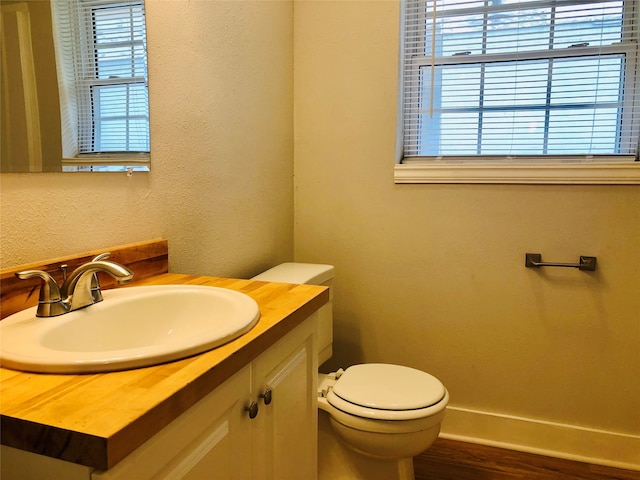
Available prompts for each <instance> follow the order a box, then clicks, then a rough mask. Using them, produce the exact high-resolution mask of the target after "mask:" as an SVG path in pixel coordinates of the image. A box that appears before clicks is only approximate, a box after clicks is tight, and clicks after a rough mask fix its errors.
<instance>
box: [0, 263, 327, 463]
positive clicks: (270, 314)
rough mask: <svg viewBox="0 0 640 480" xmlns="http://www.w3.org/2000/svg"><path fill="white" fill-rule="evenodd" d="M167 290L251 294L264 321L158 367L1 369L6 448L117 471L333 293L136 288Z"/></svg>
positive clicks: (166, 276)
mask: <svg viewBox="0 0 640 480" xmlns="http://www.w3.org/2000/svg"><path fill="white" fill-rule="evenodd" d="M167 284H189V285H209V286H214V287H222V288H229V289H232V290H237V291H240V292H243V293H245V294H247V295H249V296H250V297H252V298H253V299H254V300H256V302H257V303H258V305H259V308H260V320H259V321H258V323H257V325H256V326H255V327H254V328H253V329H252V330H251V331H249V332H248V333H246V334H244V335H242V336H240V337H239V338H237V339H235V340H233V341H231V342H229V343H227V344H225V345H223V346H220V347H217V348H215V349H213V350H211V351H209V352H205V353H203V354H200V355H196V356H193V357H190V358H186V359H184V360H178V361H174V362H170V363H165V364H161V365H157V366H153V367H147V368H139V369H134V370H126V371H120V372H113V373H103V374H83V375H57V374H35V373H26V372H19V371H14V370H9V369H5V368H0V412H1V420H0V422H1V423H0V426H1V432H0V433H1V442H2V444H3V445H8V446H11V447H15V448H18V449H21V450H26V451H29V452H33V453H38V454H41V455H46V456H49V457H53V458H57V459H61V460H66V461H68V462H73V463H76V464H80V465H86V466H89V467H95V468H98V469H109V468H111V467H113V466H114V465H115V464H116V463H118V462H119V461H120V460H122V459H123V458H125V457H126V456H127V455H129V454H130V453H131V452H133V451H134V450H135V449H136V448H137V447H139V446H140V445H142V444H143V443H144V442H145V441H147V440H148V439H150V438H151V437H152V436H153V435H155V434H156V433H158V432H159V431H160V430H161V429H162V428H163V427H165V426H166V425H168V424H169V423H170V422H172V421H173V420H174V419H176V418H177V417H178V416H180V415H181V414H182V413H183V412H186V411H187V410H188V409H189V408H190V407H192V406H193V405H194V404H195V403H197V402H198V401H199V400H200V399H202V398H204V397H205V396H206V395H207V394H209V393H210V392H212V391H213V390H214V389H215V388H216V387H218V386H219V385H221V384H222V383H223V382H224V381H225V380H227V379H228V378H230V377H231V376H233V375H234V373H236V372H237V371H239V370H240V369H242V368H243V367H244V366H245V365H247V364H248V363H249V362H251V361H252V360H253V359H255V358H256V357H257V356H258V355H260V354H261V353H262V352H264V351H265V350H266V349H267V348H269V346H271V345H272V344H273V343H274V342H276V341H277V340H278V339H280V338H281V337H283V336H284V335H285V334H286V333H288V332H289V331H290V330H292V329H293V328H294V327H296V326H297V325H298V324H300V323H301V322H302V321H304V320H305V319H306V318H308V317H309V316H310V315H311V314H313V313H314V312H315V311H316V310H318V309H319V308H320V307H321V306H322V305H324V304H325V303H327V302H328V301H329V293H328V290H327V289H326V288H325V287H316V286H311V285H291V284H283V283H270V282H260V281H252V280H239V279H228V278H217V277H206V276H194V275H182V274H174V273H163V274H159V275H154V276H151V277H149V278H145V279H143V280H141V281H138V282H134V283H132V284H131V285H136V286H140V285H167ZM118 288H127V287H118ZM105 301H108V300H105ZM89 308H91V307H89Z"/></svg>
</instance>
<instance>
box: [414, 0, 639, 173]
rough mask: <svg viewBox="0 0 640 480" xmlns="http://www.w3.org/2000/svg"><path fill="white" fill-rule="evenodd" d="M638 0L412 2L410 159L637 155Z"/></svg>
mask: <svg viewBox="0 0 640 480" xmlns="http://www.w3.org/2000/svg"><path fill="white" fill-rule="evenodd" d="M638 3H640V2H634V1H623V0H601V1H593V0H429V1H418V0H407V2H406V5H405V12H404V39H403V40H404V67H403V69H404V71H403V77H404V81H403V89H404V91H403V99H402V101H403V116H404V125H403V135H404V157H405V158H407V157H430V158H434V157H435V158H439V157H455V158H457V159H459V158H461V157H471V159H472V160H473V159H475V160H479V159H482V158H496V157H498V158H505V157H523V158H524V157H526V158H527V159H528V161H530V160H531V159H532V158H534V159H535V158H538V157H539V156H544V157H545V158H551V157H554V158H555V157H558V158H560V159H562V158H563V156H564V157H565V158H569V157H570V158H571V159H575V158H576V156H578V158H583V159H597V160H607V159H611V160H620V159H622V158H624V159H628V160H634V159H635V156H636V155H637V151H638V133H639V130H640V87H639V85H638V79H639V73H638V69H639V68H640V66H639V65H638V29H639V28H640V25H639V23H640V22H639V21H638V17H639V15H640V12H639V10H640V6H639V5H638Z"/></svg>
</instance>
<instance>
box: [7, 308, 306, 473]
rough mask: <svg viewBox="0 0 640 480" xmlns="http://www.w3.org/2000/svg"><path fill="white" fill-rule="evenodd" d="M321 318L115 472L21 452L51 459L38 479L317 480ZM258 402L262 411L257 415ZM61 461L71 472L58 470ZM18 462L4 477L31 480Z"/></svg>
mask: <svg viewBox="0 0 640 480" xmlns="http://www.w3.org/2000/svg"><path fill="white" fill-rule="evenodd" d="M316 317H317V313H316V314H313V315H312V316H310V317H309V318H307V319H306V320H305V321H303V322H302V323H301V324H299V325H298V326H297V327H295V328H294V329H293V330H291V331H290V332H288V333H287V334H286V335H284V336H283V337H282V338H281V339H280V340H278V341H277V342H276V343H275V344H273V345H272V346H270V347H269V348H267V350H265V351H264V352H263V353H261V354H260V355H259V356H258V357H256V358H255V359H254V360H253V361H251V362H250V363H249V364H248V365H246V366H245V367H244V368H242V369H241V370H240V371H238V372H236V373H235V374H234V375H233V376H232V377H231V378H229V379H228V380H226V381H225V382H224V383H223V384H222V385H220V386H219V387H217V388H216V389H215V390H213V391H212V392H211V393H209V394H208V395H207V396H206V397H204V398H203V399H201V400H200V401H199V402H198V403H196V404H195V405H194V406H193V407H191V408H190V409H189V410H187V411H186V412H185V413H183V414H182V415H180V416H179V417H178V418H176V419H175V420H174V421H173V422H171V423H170V424H169V425H167V426H166V427H165V428H163V429H162V430H161V431H160V432H158V433H157V434H156V435H154V436H153V437H152V438H151V439H149V440H148V441H147V442H145V443H144V444H143V445H141V446H140V447H139V448H137V449H136V450H135V451H133V452H132V453H131V454H130V455H129V456H127V457H126V458H125V459H124V460H122V461H121V462H119V463H118V464H117V465H115V467H113V468H112V469H110V470H106V471H97V470H95V471H93V472H91V471H90V470H91V469H90V468H89V467H82V466H80V465H74V464H70V463H68V462H62V461H60V460H55V459H51V458H48V457H41V456H39V455H34V454H30V453H27V452H21V451H16V452H19V454H20V458H22V460H21V462H24V461H25V456H26V457H28V461H29V463H30V464H32V466H33V463H34V462H35V463H37V462H38V461H40V460H39V459H41V460H42V461H43V466H44V470H41V471H40V473H41V474H43V475H44V476H41V475H36V476H33V477H32V478H38V479H41V478H52V479H53V478H65V479H66V478H68V479H69V480H71V477H69V476H68V475H66V474H65V473H63V472H67V473H68V472H70V471H71V470H74V469H75V470H74V471H75V472H76V473H77V475H76V474H74V475H73V479H85V480H132V479H135V480H143V479H167V480H168V479H185V480H244V479H252V480H288V479H291V480H312V479H314V478H316V471H317V456H316V455H317V453H316V452H317V443H316V442H317V400H316V385H317V339H316V330H317V318H316ZM253 402H255V403H256V405H257V415H255V417H254V418H250V411H249V410H250V406H251V404H252V403H253ZM254 408H255V406H254ZM3 450H4V449H3ZM9 450H13V449H9ZM3 453H4V452H3ZM3 463H4V461H3ZM56 464H58V465H57V466H58V467H60V470H58V472H59V473H61V474H62V475H63V476H56V473H55V470H52V468H55V467H56ZM76 467H77V468H76ZM17 468H18V470H13V471H14V472H20V473H19V476H16V477H14V476H13V474H11V473H10V472H11V470H5V469H4V468H3V475H4V474H6V473H8V474H9V475H8V476H7V477H5V476H3V477H2V478H3V480H13V478H15V479H16V480H17V479H20V480H22V479H27V478H30V477H29V476H27V477H25V476H24V470H22V471H20V468H19V465H18V466H17ZM66 468H70V469H71V470H65V469H66ZM36 470H37V469H36ZM82 471H84V474H83V473H81V472H82ZM43 472H46V473H43Z"/></svg>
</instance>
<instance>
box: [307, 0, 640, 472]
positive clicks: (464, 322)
mask: <svg viewBox="0 0 640 480" xmlns="http://www.w3.org/2000/svg"><path fill="white" fill-rule="evenodd" d="M398 15H399V14H398V2H389V1H378V2H376V1H367V2H358V1H344V2H316V1H300V2H296V9H295V37H294V45H295V55H294V71H295V75H294V78H295V89H294V105H295V115H294V117H295V125H294V128H295V132H296V141H295V154H294V156H295V179H296V181H295V188H296V208H295V219H296V226H295V258H296V260H298V261H310V262H320V263H331V264H334V265H335V267H336V276H337V277H336V290H335V297H334V298H335V300H334V302H335V322H336V324H335V341H336V343H335V344H334V352H335V356H334V359H333V360H332V364H333V366H338V365H341V366H344V365H349V364H352V363H354V362H361V361H367V362H371V361H385V362H395V363H402V364H407V365H411V366H414V367H417V368H422V369H424V370H426V371H429V372H431V373H433V374H435V375H436V376H438V377H439V378H441V379H442V381H443V382H444V383H445V385H446V386H447V387H448V388H449V389H450V392H451V398H452V400H451V402H452V406H454V407H460V408H468V409H476V410H479V411H485V412H495V413H498V414H502V415H516V416H521V417H524V418H528V419H534V420H535V421H550V422H559V423H561V424H569V425H572V426H583V427H589V428H594V429H602V430H607V431H613V432H619V433H623V434H633V435H636V436H638V435H640V412H639V411H638V405H640V382H638V372H639V371H640V353H639V350H638V345H639V344H640V287H639V283H638V280H639V279H640V251H639V250H638V248H637V243H638V238H640V189H639V188H638V187H636V186H535V185H530V186H527V185H394V183H393V163H394V151H395V131H396V109H397V104H396V98H397V96H396V92H397V90H396V89H397V71H398V28H399V16H398ZM319 79H322V81H320V80H319ZM526 252H534V253H536V252H538V253H542V255H543V258H544V259H546V260H555V261H565V262H575V261H577V260H578V256H579V255H594V256H597V257H598V271H597V272H595V274H589V273H585V272H580V271H577V270H574V269H545V270H540V271H535V270H532V269H526V268H525V267H524V255H525V253H526ZM492 433H498V432H492ZM637 438H640V437H637ZM636 457H637V453H636ZM637 460H638V464H639V465H640V458H638V459H637Z"/></svg>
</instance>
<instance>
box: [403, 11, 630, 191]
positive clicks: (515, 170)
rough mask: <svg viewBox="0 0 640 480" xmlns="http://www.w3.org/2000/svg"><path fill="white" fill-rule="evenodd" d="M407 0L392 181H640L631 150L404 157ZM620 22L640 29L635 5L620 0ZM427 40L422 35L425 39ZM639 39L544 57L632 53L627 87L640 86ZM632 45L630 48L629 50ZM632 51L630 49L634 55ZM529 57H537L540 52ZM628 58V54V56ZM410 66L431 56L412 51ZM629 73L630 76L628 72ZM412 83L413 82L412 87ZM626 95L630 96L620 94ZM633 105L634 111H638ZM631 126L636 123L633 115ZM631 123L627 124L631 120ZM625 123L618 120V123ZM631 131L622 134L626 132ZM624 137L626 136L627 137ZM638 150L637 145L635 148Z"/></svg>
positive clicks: (459, 59) (441, 60)
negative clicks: (622, 13) (627, 152)
mask: <svg viewBox="0 0 640 480" xmlns="http://www.w3.org/2000/svg"><path fill="white" fill-rule="evenodd" d="M407 3H408V0H402V1H401V9H400V15H401V22H400V24H401V32H400V38H401V45H402V48H401V49H400V58H399V72H400V75H399V80H400V81H399V102H398V107H399V109H398V125H397V145H396V165H395V168H394V180H395V183H513V184H640V162H639V160H640V159H639V158H638V155H639V153H640V152H638V151H636V154H635V156H634V155H547V156H543V155H540V156H537V155H529V156H522V155H518V156H504V155H502V156H491V155H477V156H465V155H460V156H446V157H445V156H430V157H428V156H408V157H404V149H405V146H404V125H405V122H406V119H405V114H404V104H405V101H404V93H405V92H404V88H405V85H404V74H405V67H406V65H405V58H404V35H405V31H404V26H405V18H406V16H405V15H406V8H407ZM625 9H626V10H625V15H626V17H625V25H627V26H628V24H629V22H632V28H634V29H636V32H637V30H638V29H640V18H639V17H640V5H636V4H635V2H628V1H627V2H625ZM425 41H426V40H425ZM639 48H640V47H639V46H638V44H635V45H630V44H629V43H628V42H624V43H621V44H618V45H611V46H605V47H588V46H587V47H585V46H579V47H575V48H571V49H570V51H554V52H552V53H551V54H550V55H549V57H551V56H553V57H562V58H568V57H578V56H584V55H586V54H589V53H594V52H595V53H601V52H603V51H605V52H607V53H609V52H612V53H624V54H626V55H629V53H631V54H632V55H631V57H630V58H631V59H632V61H631V62H630V66H628V68H627V69H626V72H627V73H628V72H629V71H632V72H633V75H632V76H631V75H626V76H625V82H626V87H625V88H626V89H627V90H626V91H627V92H628V91H629V89H631V90H633V89H636V88H640V86H638V79H640V65H638V63H640V61H638V60H639V54H638V49H639ZM634 50H635V52H634ZM634 53H635V55H633V54H634ZM528 55H529V54H528V52H525V53H522V52H521V53H520V54H519V55H518V59H523V58H524V57H527V56H528ZM512 57H513V55H512V54H500V53H498V54H489V55H463V56H452V57H435V58H437V59H438V63H437V64H465V63H466V64H472V63H480V62H484V63H486V62H487V59H488V58H490V59H491V60H493V61H496V60H507V59H511V60H513V58H512ZM530 57H532V58H533V57H536V58H540V55H539V54H536V53H533V54H530ZM627 58H629V57H627ZM411 63H412V68H413V69H414V70H415V71H418V70H419V69H420V68H421V67H422V66H424V65H425V64H428V66H431V65H432V58H431V57H430V56H422V57H420V56H416V57H415V58H414V59H412V62H411ZM630 77H632V78H630ZM415 88H417V87H415ZM629 98H631V99H636V100H637V101H640V92H637V91H636V92H634V93H632V94H631V95H627V96H626V99H629ZM625 101H629V100H625ZM639 110H640V108H636V109H635V111H634V113H633V115H637V114H638V113H639ZM635 123H636V125H634V126H633V127H634V128H638V127H640V125H639V124H638V123H639V122H638V121H637V120H636V121H635ZM630 124H631V123H629V124H627V125H630ZM624 127H625V124H623V126H622V128H624ZM630 137H631V136H629V137H627V138H630ZM627 142H628V143H629V141H628V140H627ZM638 150H640V148H638Z"/></svg>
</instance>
